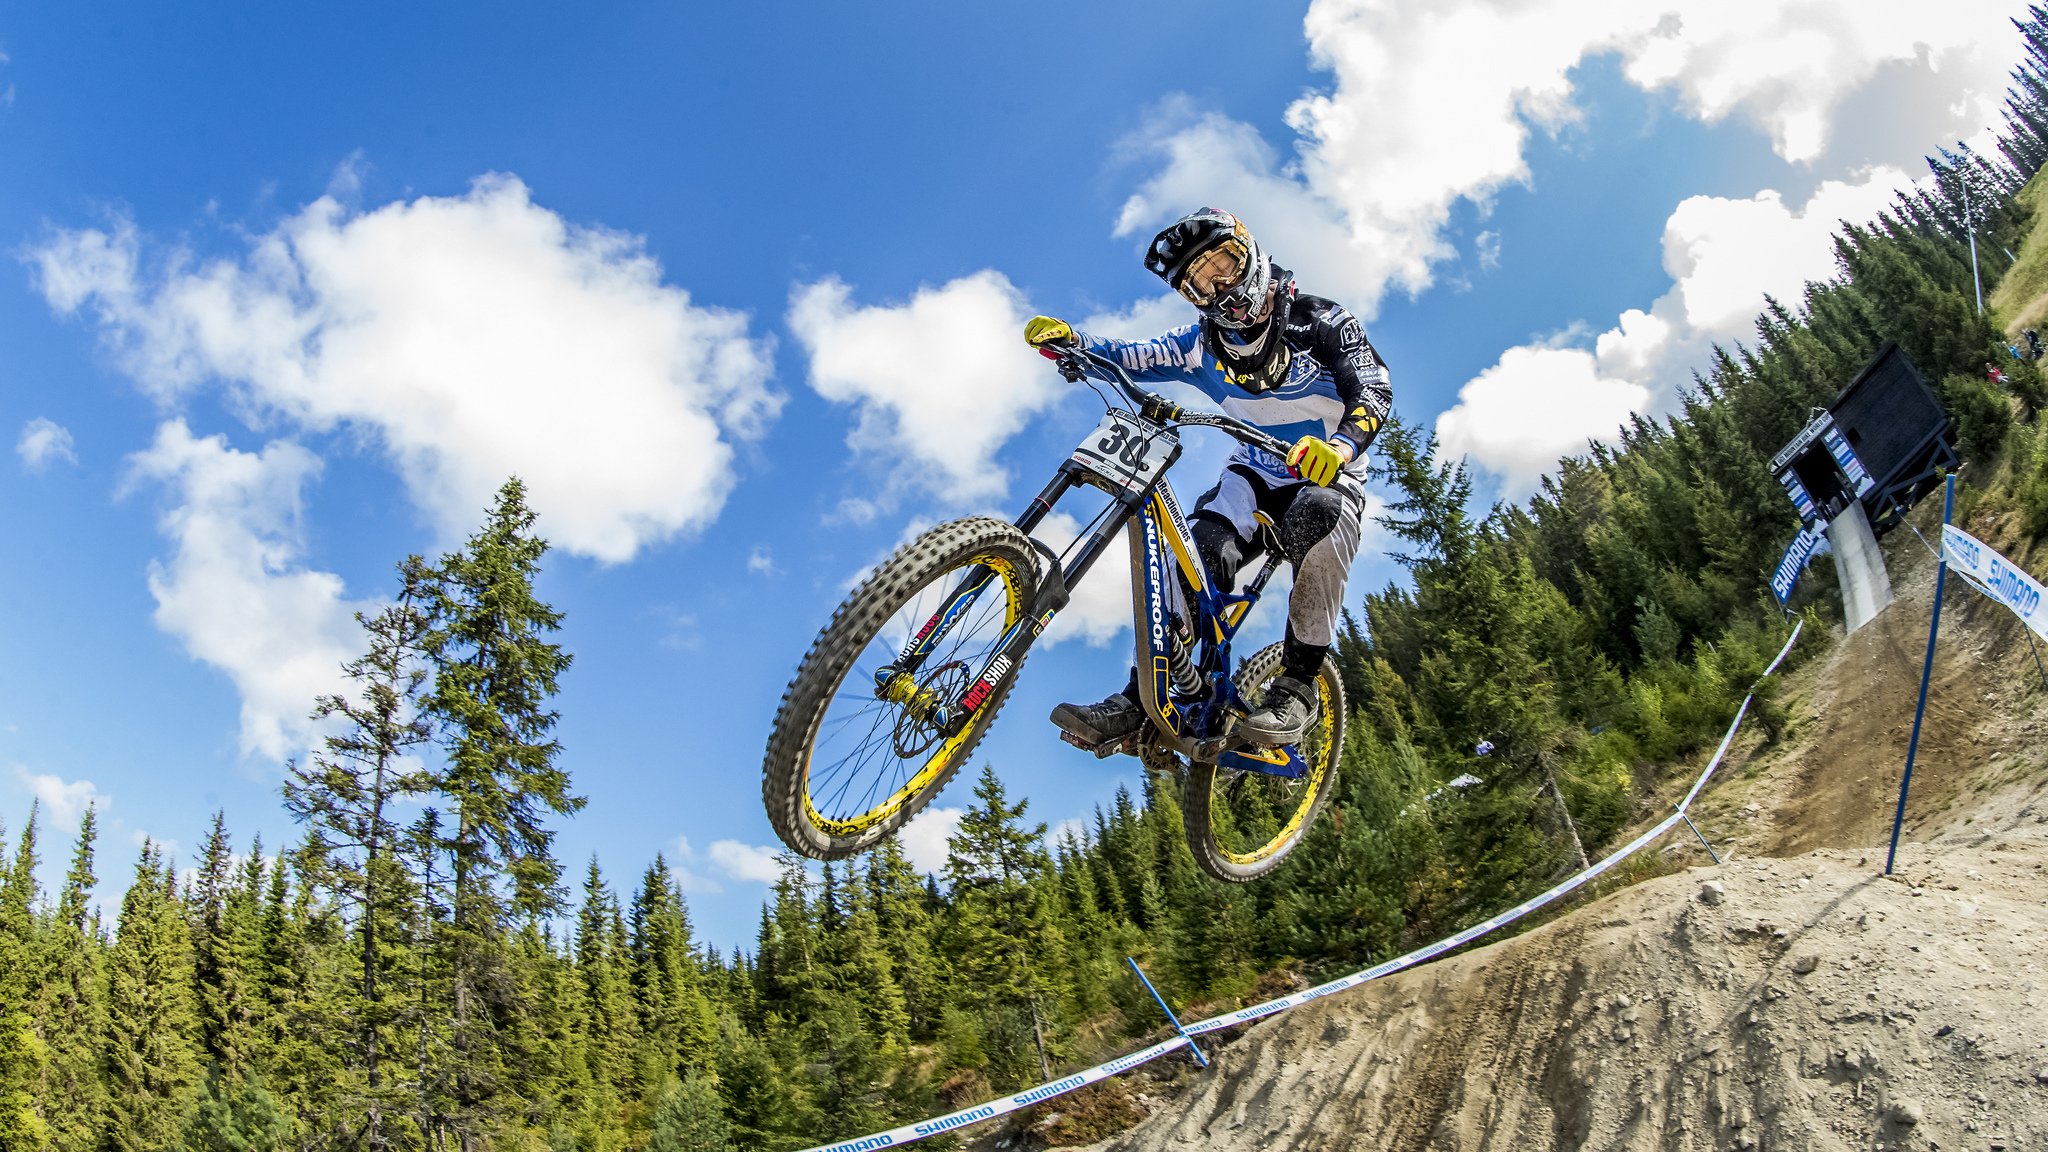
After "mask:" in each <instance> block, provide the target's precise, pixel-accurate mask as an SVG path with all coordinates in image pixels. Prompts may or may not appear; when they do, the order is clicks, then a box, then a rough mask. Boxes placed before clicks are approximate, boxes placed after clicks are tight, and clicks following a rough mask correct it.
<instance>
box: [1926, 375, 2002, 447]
mask: <svg viewBox="0 0 2048 1152" xmlns="http://www.w3.org/2000/svg"><path fill="white" fill-rule="evenodd" d="M1941 398H1942V402H1943V403H1945V404H1946V405H1947V406H1948V414H1949V416H1950V417H1951V418H1953V419H1954V420H1955V422H1956V431H1957V433H1958V434H1959V435H1960V437H1961V439H1962V443H1963V457H1964V458H1965V459H1968V460H1988V459H1990V458H1991V456H1992V455H1993V454H1994V453H1996V452H1997V451H1998V444H1999V441H2001V440H2004V439H2005V430H2006V429H2007V428H2008V427H2010V426H2011V425H2012V404H2011V402H2010V401H2008V400H2007V399H2006V393H2005V390H2004V389H2002V388H2000V387H1999V386H1998V385H1996V384H1993V383H1992V382H1991V381H1989V380H1987V379H1985V378H1984V377H1982V376H1966V375H1962V374H1957V375H1954V376H1950V377H1947V378H1946V379H1944V380H1942V382H1941Z"/></svg>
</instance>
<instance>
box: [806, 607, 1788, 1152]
mask: <svg viewBox="0 0 2048 1152" xmlns="http://www.w3.org/2000/svg"><path fill="white" fill-rule="evenodd" d="M1805 626H1806V622H1805V621H1804V620H1801V621H1800V622H1799V623H1798V624H1796V625H1794V626H1793V628H1792V635H1791V636H1790V637H1788V638H1786V640H1785V647H1783V648H1782V649H1779V651H1778V656H1777V659H1775V660H1772V661H1771V664H1770V667H1768V668H1765V669H1764V670H1763V674H1762V675H1760V676H1758V677H1757V683H1762V682H1763V681H1764V679H1765V678H1766V677H1768V676H1770V674H1771V673H1773V672H1776V671H1777V670H1778V665H1779V664H1782V663H1784V661H1785V657H1786V655H1787V654H1788V653H1790V652H1791V651H1792V645H1793V644H1794V643H1795V642H1796V641H1798V639H1799V633H1800V630H1801V629H1803V628H1804V627H1805ZM1755 696H1756V687H1755V685H1751V686H1750V691H1749V694H1748V695H1746V696H1744V697H1743V698H1742V705H1741V707H1739V708H1737V709H1736V710H1735V719H1734V720H1733V721H1731V722H1730V723H1729V725H1728V733H1727V735H1725V736H1723V737H1721V745H1720V747H1718V748H1716V749H1715V750H1714V758H1713V759H1711V760H1709V761H1707V766H1706V768H1705V769H1703V770H1702V771H1701V772H1700V777H1699V779H1698V780H1697V781H1695V782H1694V783H1693V786H1692V790H1691V791H1689V792H1687V793H1686V794H1685V799H1684V800H1682V801H1680V802H1679V803H1678V804H1677V805H1674V808H1675V810H1674V811H1673V812H1672V814H1671V815H1669V816H1666V817H1665V818H1664V819H1663V821H1662V822H1661V823H1659V824H1657V825H1656V826H1655V827H1653V828H1651V829H1650V830H1649V831H1647V832H1645V833H1643V834H1642V835H1640V836H1638V837H1636V838H1635V839H1633V840H1631V841H1629V842H1628V843H1627V844H1624V845H1622V846H1621V847H1620V848H1618V849H1616V850H1615V851H1614V852H1613V853H1611V854H1609V855H1608V856H1607V857H1605V858H1604V859H1602V860H1601V861H1600V862H1599V863H1597V864H1594V865H1593V866H1591V867H1589V868H1587V869H1585V870H1584V871H1582V872H1580V873H1578V874H1577V875H1575V876H1572V877H1571V878H1570V879H1567V880H1565V881H1563V882H1562V883H1560V884H1558V885H1557V886H1556V887H1554V888H1552V889H1550V890H1549V891H1548V892H1545V893H1543V894H1542V895H1540V896H1534V897H1531V898H1530V899H1528V900H1524V901H1523V902H1522V903H1520V904H1517V905H1515V906H1514V907H1513V908H1510V909H1508V910H1507V911H1505V912H1502V913H1500V914H1498V915H1496V916H1494V917H1492V918H1490V919H1487V920H1482V921H1480V922H1479V923H1477V924H1474V925H1472V926H1471V927H1470V928H1467V929H1465V930H1464V931H1462V932H1459V933H1458V934H1457V935H1455V936H1447V937H1445V938H1444V939H1442V940H1438V941H1437V942H1436V943H1434V944H1427V945H1424V946H1423V947H1421V948H1417V949H1416V950H1415V951H1413V952H1410V953H1408V954H1407V955H1405V956H1397V957H1395V958H1394V959H1392V960H1387V961H1383V962H1381V963H1379V964H1375V965H1373V966H1372V967H1370V968H1367V969H1365V970H1364V971H1361V972H1354V973H1352V974H1351V975H1349V976H1343V977H1340V978H1338V979H1336V980H1332V981H1330V982H1329V983H1327V984H1318V985H1316V986H1315V987H1313V988H1309V989H1306V990H1304V991H1301V992H1295V993H1292V994H1291V995H1287V996H1282V997H1279V998H1278V999H1274V1000H1268V1001H1266V1002H1265V1003H1263V1004H1254V1005H1252V1006H1251V1007H1249V1008H1240V1009H1238V1010H1237V1011H1235V1012H1229V1013H1225V1014H1224V1015H1221V1016H1211V1017H1210V1018H1209V1019H1207V1020H1200V1021H1196V1022H1195V1023H1192V1024H1189V1025H1187V1026H1186V1028H1187V1033H1188V1035H1189V1036H1199V1035H1202V1034H1203V1033H1207V1032H1214V1031H1216V1030H1218V1029H1220V1028H1232V1027H1235V1026H1237V1025H1239V1024H1248V1023H1250V1022H1252V1021H1254V1020H1259V1019H1263V1018H1264V1017H1267V1016H1272V1015H1276V1014H1278V1013H1281V1012H1285V1011H1287V1010H1288V1009H1290V1008H1299V1007H1300V1006H1302V1005H1303V1004H1307V1003H1308V1002H1310V1001H1312V1000H1320V999H1322V998H1323V997H1325V996H1330V995H1334V994H1336V993H1338V992H1343V991H1346V990H1347V989H1351V988H1356V987H1358V986H1359V985H1360V984H1364V983H1367V982H1369V981H1373V980H1377V979H1379V978H1380V977H1382V976H1390V975H1392V974H1393V973H1396V972H1399V971H1401V970H1402V969H1403V968H1412V967H1414V966H1415V965H1417V964H1420V963H1422V962H1423V961H1425V960H1428V959H1431V958H1432V957H1435V956H1438V955H1441V954H1443V953H1445V952H1448V951H1450V950H1451V949H1453V948H1457V947H1459V946H1461V945H1465V944H1470V943H1471V942H1472V941H1474V940H1477V939H1478V938H1479V937H1481V936H1484V935H1486V934H1487V933H1489V932H1492V931H1494V930H1495V929H1498V928H1501V927H1503V926H1505V925H1508V924H1512V923H1514V922H1515V921H1517V920H1520V919H1521V918H1522V917H1524V916H1527V915H1528V914H1529V913H1531V912H1534V911H1536V910H1537V909H1538V908H1541V907H1543V906H1544V905H1546V904H1550V903H1552V902H1554V901H1556V900H1558V899H1559V898H1561V897H1563V896H1565V895H1567V894H1568V893H1570V892H1572V891H1574V890H1576V889H1577V888H1579V887H1581V886H1582V885H1584V884H1585V883H1586V882H1587V881H1589V880H1592V879H1593V878H1594V877H1596V876H1599V875H1600V874H1601V873H1603V872H1605V871H1607V870H1608V869H1610V868H1612V867H1614V866H1615V865H1616V864H1619V863H1621V862H1622V861H1623V860H1626V859H1628V858H1629V857H1630V856H1632V855H1634V854H1635V853H1637V852H1639V851H1641V850H1642V848H1643V846H1644V845H1646V844H1648V843H1650V842H1651V841H1653V840H1655V839H1657V838H1658V837H1659V836H1662V835H1663V834H1664V833H1666V832H1669V831H1671V829H1672V828H1673V827H1675V826H1676V825H1677V824H1678V822H1679V821H1680V820H1682V819H1684V818H1685V810H1686V809H1687V808H1688V807H1690V806H1691V805H1692V802H1693V798H1694V797H1696V796H1698V795H1699V794H1700V789H1702V788H1704V787H1706V784H1707V780H1708V779H1709V778H1710V777H1712V776H1713V774H1714V770H1715V769H1716V768H1719V767H1720V766H1721V758H1722V757H1723V756H1726V755H1727V754H1728V746H1729V745H1730V744H1731V743H1733V742H1734V740H1735V730H1736V729H1737V728H1740V727H1741V726H1742V718H1743V717H1744V716H1745V715H1747V714H1748V713H1749V704H1750V701H1751V700H1753V699H1755ZM1186 1043H1188V1040H1187V1037H1186V1036H1174V1037H1173V1038H1171V1039H1168V1040H1161V1041H1160V1042H1159V1043H1157V1044H1154V1045H1152V1046H1151V1047H1150V1048H1141V1049H1139V1050H1138V1051H1136V1052H1133V1053H1131V1054H1129V1055H1128V1056H1119V1057H1117V1058H1116V1059H1114V1060H1111V1061H1109V1062H1108V1063H1105V1064H1097V1065H1096V1066H1095V1067H1093V1068H1090V1069H1087V1070H1086V1071H1083V1072H1076V1073H1073V1074H1072V1075H1070V1076H1064V1077H1061V1078H1060V1079H1058V1080H1054V1081H1052V1082H1050V1083H1047V1084H1041V1085H1039V1086H1038V1087H1036V1088H1026V1089H1025V1090H1023V1091H1021V1092H1017V1093H1014V1094H1012V1095H1009V1096H1003V1097H1000V1098H998V1099H995V1100H990V1101H988V1102H987V1103H985V1104H977V1105H975V1106H974V1107H972V1108H962V1109H961V1110H959V1111H958V1112H949V1113H947V1114H946V1115H944V1116H935V1117H933V1118H931V1119H930V1120H920V1121H918V1122H917V1123H915V1124H905V1125H903V1126H902V1127H900V1128H891V1129H889V1130H888V1131H887V1132H876V1133H874V1134H872V1135H868V1136H859V1137H854V1138H852V1139H848V1140H840V1141H835V1142H833V1143H831V1144H820V1145H818V1146H816V1147H814V1148H809V1149H806V1150H805V1152H867V1150H868V1149H871V1148H894V1147H896V1146H898V1145H901V1144H910V1143H913V1142H915V1141H918V1140H922V1139H924V1138H925V1137H927V1136H937V1135H938V1134H940V1133H942V1132H951V1131H953V1130H955V1129H957V1128H964V1127H966V1126H967V1125H969V1124H978V1123H980V1122H981V1121H983V1120H993V1119H995V1118H996V1117H998V1116H1007V1115H1009V1114H1010V1113H1012V1112H1017V1111H1021V1110H1023V1109H1025V1108H1029V1107H1030V1106H1032V1105H1033V1104H1038V1103H1041V1102H1043V1101H1046V1100H1050V1099H1053V1098H1054V1097H1056V1096H1064V1095H1066V1094H1067V1093H1069V1092H1072V1091H1074V1090H1075V1089H1077V1088H1083V1087H1086V1086H1087V1085H1090V1084H1093V1083H1095V1082H1097V1081H1099V1080H1107V1079H1109V1078H1110V1077H1111V1076H1115V1075H1117V1074H1118V1073H1122V1072H1128V1071H1130V1070H1131V1069H1133V1068H1136V1067H1137V1066H1139V1065H1140V1064H1149V1063H1151V1062H1152V1061H1154V1060H1157V1059H1158V1058H1160V1057H1161V1056H1164V1055H1166V1054H1167V1053H1168V1052H1171V1051H1173V1050H1174V1049H1176V1048H1179V1047H1181V1046H1183V1045H1185V1044H1186Z"/></svg>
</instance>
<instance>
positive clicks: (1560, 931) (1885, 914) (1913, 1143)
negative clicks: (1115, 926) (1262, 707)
mask: <svg viewBox="0 0 2048 1152" xmlns="http://www.w3.org/2000/svg"><path fill="white" fill-rule="evenodd" d="M1923 511H1925V510H1924V509H1923ZM1980 527H1982V528H1983V529H1984V530H1983V531H1980V535H1985V536H1986V538H1987V539H1988V540H1991V541H1992V542H1994V543H1995V544H2003V543H2006V542H2004V541H1999V540H1998V539H1997V532H1996V528H1997V526H1996V525H1989V526H1980ZM1923 530H1924V529H1923ZM1885 543H1886V551H1887V553H1888V559H1889V561H1890V563H1891V565H1892V575H1893V580H1894V582H1895V584H1896V585H1897V587H1898V589H1899V591H1900V594H1901V596H1900V600H1899V602H1898V603H1896V604H1895V605H1894V606H1893V607H1892V608H1891V609H1889V610H1887V611H1886V612H1885V613H1884V615H1883V616H1881V617H1880V618H1879V619H1878V620H1877V621H1875V622H1873V623H1872V624H1871V625H1870V626H1869V627H1866V628H1865V629H1863V630H1862V631H1861V632H1859V633H1858V634H1857V635H1856V636H1854V637H1851V638H1850V639H1849V640H1848V641H1846V642H1844V643H1842V644H1840V645H1839V646H1837V647H1836V648H1835V649H1834V651H1832V652H1831V653H1830V654H1829V655H1828V656H1827V657H1826V658H1825V659H1822V660H1819V661H1815V662H1813V663H1812V664H1810V665H1809V666H1807V667H1805V668H1802V669H1800V670H1799V671H1798V672H1797V673H1796V674H1795V675H1794V676H1793V677H1792V679H1791V681H1790V683H1789V684H1788V690H1787V693H1786V696H1785V701H1786V703H1787V706H1788V709H1789V711H1790V712H1791V714H1792V715H1793V717H1794V718H1795V721H1796V722H1797V723H1798V724H1799V726H1800V727H1799V730H1798V731H1796V732H1795V734H1794V736H1793V738H1792V739H1791V740H1789V741H1788V744H1787V747H1786V748H1784V749H1782V750H1777V751H1773V752H1772V753H1770V754H1768V755H1764V756H1760V757H1755V758H1753V759H1751V758H1747V757H1746V756H1745V755H1744V754H1743V753H1742V752H1741V751H1740V750H1738V752H1737V753H1736V754H1735V755H1732V756H1731V762H1730V763H1729V764H1728V765H1727V767H1726V768H1725V769H1724V776H1723V778H1722V781H1721V783H1720V784H1718V785H1717V787H1716V788H1715V789H1714V790H1713V791H1711V792H1710V793H1709V794H1708V795H1707V796H1706V797H1703V800H1704V803H1703V804H1702V806H1701V807H1700V808H1699V809H1697V810H1696V811H1698V813H1699V819H1700V822H1701V824H1702V825H1703V826H1704V827H1705V828H1706V829H1707V830H1708V834H1709V835H1710V836H1711V837H1713V839H1715V840H1716V841H1717V845H1718V846H1722V851H1723V854H1724V856H1727V857H1728V862H1727V863H1726V864H1724V865H1723V866H1720V867H1704V868H1694V869H1690V870H1688V871H1686V872H1684V873H1681V874H1677V875H1672V876H1666V877H1663V878H1661V879H1657V880H1653V881H1650V882H1647V883H1645V884H1642V885H1638V886H1636V887H1634V888H1631V889H1628V890H1626V891H1622V892H1619V893H1616V894H1614V895H1612V896H1610V897H1607V898H1606V899H1603V900H1600V901H1598V902H1595V903H1593V904H1590V905H1589V906H1587V907H1585V908H1582V909H1580V910H1578V911H1577V912H1576V913H1574V914H1572V915H1570V916H1568V917H1565V918H1563V919H1561V920H1559V921H1557V922H1555V923H1552V924H1549V925H1547V926H1545V927H1543V928H1540V929H1537V930H1535V931H1532V932H1529V933H1528V934H1526V935H1524V936H1521V937H1518V938H1515V939H1511V940H1507V941H1503V942H1501V943H1499V944H1495V945H1493V946H1490V947H1487V948H1484V949H1480V950H1477V951H1473V952H1470V953H1466V954H1464V955H1462V956H1459V957H1456V958H1453V959H1451V960H1447V961H1442V962H1439V963H1437V964H1433V965H1430V966H1427V967H1425V968H1423V969H1420V970H1417V971H1413V972H1409V973H1404V974H1402V975H1399V976H1396V977H1392V978H1390V979H1388V980H1386V981H1385V982H1383V983H1379V984H1375V985H1371V986H1368V987H1367V988H1365V989H1362V990H1359V991H1357V992H1353V993H1348V994H1346V995H1344V996H1340V997H1335V998H1332V999H1329V1000H1323V1001H1319V1002H1317V1003H1315V1004H1312V1005H1309V1006H1307V1007H1304V1008H1302V1009H1298V1010H1296V1011H1294V1012H1292V1013H1289V1014H1287V1015H1285V1016H1282V1017H1277V1018H1275V1019H1273V1020H1270V1021H1266V1022H1264V1023H1262V1024H1260V1025H1258V1026H1255V1027H1253V1028H1252V1029H1250V1030H1249V1032H1248V1033H1247V1034H1246V1035H1244V1036H1243V1037H1242V1038H1240V1039H1238V1040H1236V1041H1235V1042H1233V1043H1230V1044H1228V1045H1227V1046H1225V1047H1224V1048H1223V1049H1222V1051H1221V1052H1220V1054H1219V1055H1218V1058H1217V1059H1216V1061H1215V1066H1214V1067H1213V1068H1212V1069H1211V1070H1210V1071H1209V1072H1207V1073H1202V1074H1199V1075H1194V1076H1191V1077H1190V1078H1188V1079H1187V1080H1186V1081H1185V1082H1184V1085H1183V1087H1182V1088H1181V1089H1180V1090H1179V1091H1178V1092H1177V1093H1176V1094H1175V1095H1174V1098H1172V1099H1170V1100H1168V1101H1165V1102H1163V1104H1162V1106H1161V1107H1159V1108H1158V1109H1157V1111H1155V1112H1154V1114H1153V1115H1152V1116H1151V1118H1150V1119H1148V1120H1147V1121H1145V1122H1144V1123H1142V1124H1140V1125H1139V1126H1138V1127H1137V1128H1135V1129H1133V1130H1131V1131H1130V1132H1128V1133H1125V1134H1124V1135H1123V1136H1121V1137H1119V1138H1116V1139H1114V1140H1111V1141H1108V1142H1106V1143H1104V1144H1101V1145H1098V1146H1097V1147H1098V1148H1099V1149H1101V1150H1102V1152H1112V1150H1114V1152H1152V1150H1164V1149H1180V1148H1185V1147H1191V1146H1193V1147H1204V1148H1217V1149H1247V1150H1249V1149H1321V1148H1360V1149H1363V1148H1374V1149H1379V1148H1386V1149H1509V1148H1512V1149H1518V1150H1519V1149H1541V1148H1571V1149H1578V1148H1588V1149H1631V1150H1635V1149H1642V1150H1649V1149H1667V1148H1668V1149H1720V1148H1762V1149H1776V1148H1784V1149H1870V1148H1893V1149H1897V1148H1920V1149H1927V1148H1942V1149H1954V1148H1976V1149H1997V1148H2000V1147H2003V1148H2006V1149H2012V1150H2015V1152H2017V1150H2019V1149H2048V949H2044V946H2043V942H2044V940H2048V741H2044V740H2043V739H2042V737H2043V733H2044V730H2048V725H2044V723H2043V721H2042V716H2043V714H2044V710H2043V708H2042V702H2043V699H2044V696H2043V693H2042V692H2041V690H2040V688H2039V687H2038V681H2037V679H2036V674H2035V671H2034V666H2033V661H2032V657H2031V655H2030V654H2029V651H2028V648H2027V645H2026V642H2025V639H2024V636H2023V634H2022V633H2021V632H2020V629H2019V625H2018V624H2017V623H2016V622H2014V621H2012V619H2011V617H2010V616H2009V615H2005V614H2004V610H2003V609H2000V608H1998V607H1997V606H1995V605H1992V604H1989V603H1984V602H1981V601H1980V599H1979V598H1978V597H1977V596H1976V594H1975V593H1974V592H1972V591H1970V590H1968V589H1967V588H1958V587H1956V582H1955V581H1953V580H1952V581H1950V590H1949V592H1948V602H1947V605H1946V608H1945V609H1944V614H1943V639H1942V646H1941V650H1940V655H1939V656H1938V658H1937V665H1936V678H1935V688H1934V694H1933V697H1932V702H1931V703H1930V706H1929V713H1928V719H1927V725H1926V730H1925V732H1924V733H1923V735H1922V738H1921V749H1920V757H1919V761H1918V763H1917V764H1916V766H1915V769H1914V789H1913V804H1912V812H1913V813H1914V816H1913V818H1912V819H1910V820H1909V822H1908V825H1907V835H1906V844H1905V846H1904V847H1903V848H1902V850H1901V853H1900V869H1899V872H1898V874H1896V875H1894V876H1893V877H1891V878H1885V877H1882V876H1881V875H1880V872H1881V870H1882V868H1883V863H1884V842H1885V838H1886V835H1887V833H1888V831H1889V827H1890V820H1891V803H1892V799H1893V798H1894V797H1895V796H1896V791H1897V787H1898V778H1899V770H1900V767H1901V765H1902V764H1903V761H1904V756H1905V745H1906V740H1907V735H1908V733H1909V731H1910V728H1911V724H1912V718H1913V701H1914V695H1915V693H1916V692H1917V689H1918V687H1919V675H1920V657H1921V653H1922V651H1923V646H1924V644H1925V642H1926V630H1927V618H1928V606H1929V603H1930V601H1931V597H1932V591H1933V588H1932V586H1933V564H1932V562H1931V560H1929V559H1928V557H1927V555H1926V553H1925V552H1924V551H1923V550H1922V548H1921V546H1920V544H1919V542H1918V541H1916V540H1915V539H1913V537H1912V534H1911V533H1910V532H1907V531H1904V530H1901V531H1900V532H1898V533H1895V534H1893V536H1892V537H1890V538H1889V539H1887V540H1886V542H1885ZM2036 567H2038V565H2036ZM1667 850H1669V851H1674V852H1676V851H1692V852H1695V853H1696V852H1697V849H1696V848H1693V849H1686V848H1684V847H1683V846H1680V845H1675V844H1674V845H1672V846H1670V847H1669V848H1668V849H1667Z"/></svg>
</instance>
